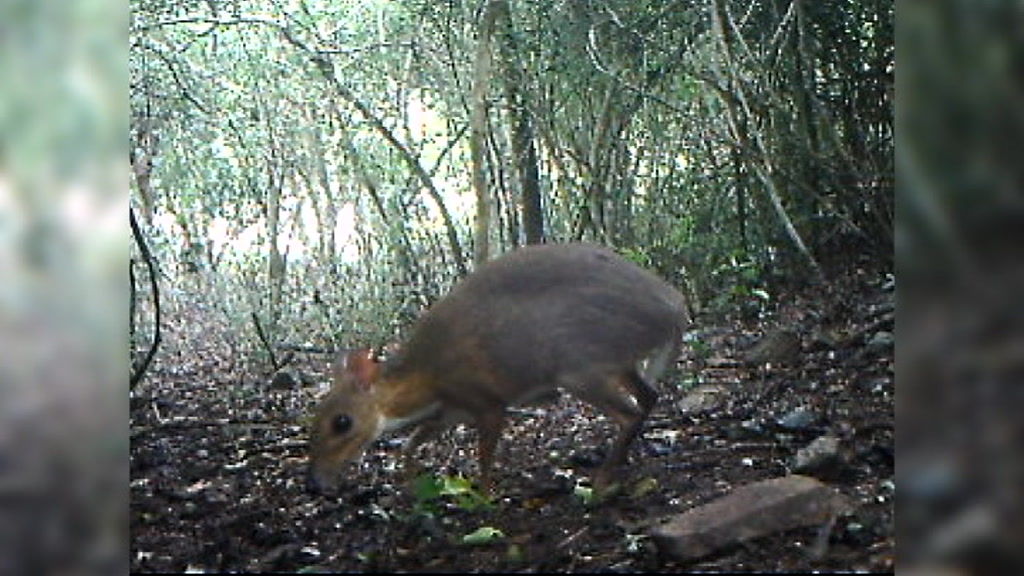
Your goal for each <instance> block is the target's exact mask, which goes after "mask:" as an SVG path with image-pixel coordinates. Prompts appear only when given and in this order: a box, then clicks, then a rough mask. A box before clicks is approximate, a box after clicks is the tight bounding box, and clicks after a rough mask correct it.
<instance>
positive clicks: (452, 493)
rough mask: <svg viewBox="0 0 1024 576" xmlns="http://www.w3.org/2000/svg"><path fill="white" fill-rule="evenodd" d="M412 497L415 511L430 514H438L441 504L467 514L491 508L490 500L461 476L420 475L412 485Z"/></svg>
mask: <svg viewBox="0 0 1024 576" xmlns="http://www.w3.org/2000/svg"><path fill="white" fill-rule="evenodd" d="M413 496H414V497H415V498H416V510H417V511H419V512H426V513H430V514H437V513H439V512H440V510H441V503H443V502H449V503H451V504H452V505H454V506H456V507H457V508H460V509H462V510H466V511H468V512H472V511H474V510H479V509H483V508H490V507H491V506H492V504H491V501H490V499H488V498H487V497H486V496H484V495H483V494H481V493H480V492H479V491H477V490H476V489H475V488H473V484H472V483H471V482H470V481H469V479H467V478H465V477H463V476H434V475H433V474H422V475H420V476H418V477H417V478H416V480H415V481H414V483H413Z"/></svg>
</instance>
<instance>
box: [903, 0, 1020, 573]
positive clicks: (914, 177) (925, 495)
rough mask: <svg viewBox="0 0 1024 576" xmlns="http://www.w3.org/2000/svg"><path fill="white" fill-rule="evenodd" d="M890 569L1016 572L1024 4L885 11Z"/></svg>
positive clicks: (907, 5)
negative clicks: (892, 368)
mask: <svg viewBox="0 0 1024 576" xmlns="http://www.w3.org/2000/svg"><path fill="white" fill-rule="evenodd" d="M896 14H897V15H896V30H897V36H896V38H897V40H896V45H897V74H896V77H897V88H896V98H897V118H896V126H897V130H896V134H897V139H898V142H897V146H896V178H897V218H898V220H897V221H898V225H897V234H896V246H895V249H896V261H897V271H898V292H897V299H898V317H897V354H896V358H897V362H896V364H897V398H896V417H897V454H898V455H897V499H896V515H897V542H898V544H897V561H898V566H899V568H900V570H901V571H904V570H905V571H907V572H919V573H934V572H944V573H964V574H975V573H977V574H985V573H1020V572H1021V569H1022V568H1024V538H1022V535H1024V529H1022V517H1024V515H1022V514H1021V502H1022V496H1024V494H1022V490H1024V473H1022V459H1024V453H1022V452H1021V448H1022V441H1024V417H1022V414H1024V412H1022V411H1021V409H1022V407H1024V403H1022V395H1024V392H1022V390H1024V388H1022V384H1024V260H1022V258H1021V256H1022V254H1021V251H1022V250H1021V249H1022V247H1024V195H1022V189H1021V188H1022V184H1024V162H1022V159H1024V155H1022V150H1024V148H1022V144H1024V143H1022V141H1021V140H1022V136H1024V35H1022V33H1021V31H1022V30H1024V3H1022V2H1020V1H1002V2H1000V1H993V2H973V1H966V0H965V1H951V0H944V1H940V2H935V1H923V0H910V1H903V2H900V3H899V4H898V6H897V11H896Z"/></svg>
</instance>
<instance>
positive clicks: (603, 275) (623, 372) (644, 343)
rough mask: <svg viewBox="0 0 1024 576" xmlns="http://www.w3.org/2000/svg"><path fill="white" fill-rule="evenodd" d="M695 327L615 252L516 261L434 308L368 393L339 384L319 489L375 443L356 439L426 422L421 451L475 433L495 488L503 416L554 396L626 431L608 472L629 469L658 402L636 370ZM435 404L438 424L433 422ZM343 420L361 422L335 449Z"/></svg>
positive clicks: (520, 256)
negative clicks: (448, 429) (589, 408)
mask: <svg viewBox="0 0 1024 576" xmlns="http://www.w3.org/2000/svg"><path fill="white" fill-rule="evenodd" d="M688 323H689V319H688V315H687V311H686V305H685V302H684V299H683V296H682V295H681V294H680V293H679V292H678V291H677V290H675V289H674V288H672V287H671V286H669V285H668V284H667V283H665V282H664V281H663V280H661V279H660V278H658V277H657V276H655V275H653V274H651V273H650V272H647V271H646V270H643V269H642V268H640V267H638V266H636V265H634V264H632V263H630V262H629V261H627V260H625V259H623V258H621V257H620V256H618V255H616V254H615V253H614V252H611V251H610V250H607V249H604V248H600V247H597V246H591V245H584V244H566V245H546V246H533V247H528V248H523V249H520V250H518V251H515V252H512V253H510V254H507V255H505V256H503V257H501V258H498V259H497V260H493V261H491V262H488V263H487V264H485V265H483V266H482V267H480V269H478V270H477V271H476V272H475V273H474V274H472V275H470V276H469V277H468V278H466V279H465V280H464V281H463V282H462V283H460V284H459V285H458V286H456V287H455V288H454V289H453V290H452V291H451V293H450V294H449V295H448V296H447V297H445V298H444V299H442V300H441V301H440V302H438V303H437V304H436V305H435V306H434V307H433V308H431V309H430V311H429V312H428V313H427V314H425V315H424V316H423V317H422V318H421V319H420V321H419V323H418V324H417V325H416V327H415V329H414V330H413V333H412V337H411V338H410V339H409V342H408V344H407V345H405V346H403V347H402V350H401V352H400V353H399V354H398V355H397V357H395V358H394V359H392V360H391V361H389V362H388V363H386V364H384V365H383V366H382V367H381V370H380V371H379V375H377V377H376V380H375V382H373V383H372V385H371V387H370V388H371V389H370V390H369V391H367V392H365V393H363V392H359V391H356V390H354V388H357V387H353V386H352V385H351V383H350V382H346V380H353V379H355V378H354V376H353V377H351V378H350V377H346V375H345V374H342V375H340V377H336V379H335V387H334V389H333V390H332V391H331V393H330V394H329V395H328V397H327V398H326V399H325V400H324V402H323V404H322V405H321V407H320V409H319V411H318V415H317V418H316V423H315V425H314V434H313V437H314V440H313V470H314V474H315V476H316V479H317V481H318V483H326V482H329V479H328V476H330V475H331V474H333V473H335V472H336V469H337V467H338V466H339V465H340V463H341V462H342V461H344V460H347V459H350V458H354V457H355V456H356V455H357V454H358V453H359V452H361V450H362V449H363V447H364V446H365V445H366V443H367V442H368V440H367V438H368V436H367V435H366V434H363V433H361V432H359V431H355V428H357V427H362V428H366V429H369V428H372V429H373V430H372V434H370V436H373V437H375V434H376V432H377V430H376V427H377V422H376V417H377V416H378V415H381V416H383V417H385V418H387V419H403V418H409V417H411V416H413V415H419V416H420V417H421V418H427V417H430V420H428V422H427V426H428V427H429V428H430V430H428V431H426V432H424V433H418V434H416V435H415V437H416V439H415V440H414V441H413V442H414V443H418V442H419V441H422V440H423V439H426V438H427V437H429V436H430V435H432V433H434V432H436V431H437V430H435V429H440V428H442V427H443V426H442V425H440V424H439V422H440V421H439V420H437V418H441V417H449V418H462V419H466V420H470V421H471V422H473V423H474V424H475V425H476V426H477V428H478V430H479V431H480V432H481V434H480V442H481V444H480V447H479V457H480V460H481V462H480V467H481V474H482V483H483V484H485V485H486V484H488V483H489V475H490V467H491V466H490V462H491V460H492V459H493V452H494V445H495V444H496V442H497V438H498V436H499V435H500V430H501V426H502V415H503V413H504V410H505V408H506V407H507V406H509V405H511V404H514V403H517V402H521V401H523V400H527V399H529V398H530V397H533V396H536V395H538V394H542V393H544V392H546V391H550V390H552V389H553V388H555V387H560V388H562V389H564V390H566V391H568V392H570V393H572V394H574V395H576V396H578V397H579V398H581V399H583V400H585V401H588V402H590V403H592V404H594V405H595V406H596V407H598V408H599V409H601V410H602V411H604V412H606V413H607V414H608V415H609V416H612V417H613V418H615V419H616V420H617V421H618V422H620V424H621V426H622V432H621V433H620V436H619V438H618V440H617V441H616V443H615V444H614V447H613V449H612V453H611V454H610V456H609V459H608V462H607V466H606V470H610V468H611V467H612V466H615V465H617V464H620V463H622V461H624V460H625V456H626V451H627V450H628V447H629V444H630V442H631V441H632V440H633V438H634V437H635V436H636V435H637V434H638V433H639V430H640V427H641V426H642V423H643V419H644V418H645V417H646V415H647V413H648V412H649V411H650V409H651V407H652V406H653V405H654V402H655V401H656V399H657V394H656V393H655V392H654V390H653V389H652V388H650V383H649V382H646V381H645V380H644V379H643V378H642V377H641V376H640V374H639V373H638V370H637V363H638V362H640V361H641V360H644V359H647V358H649V357H650V356H652V355H653V354H654V353H655V352H657V351H658V350H659V349H665V348H668V349H670V351H671V352H672V353H673V354H674V353H675V352H678V347H679V344H680V340H681V337H682V332H683V330H684V329H685V327H686V325H687V324H688ZM671 358H672V359H674V358H675V356H674V355H672V356H671ZM363 371H365V368H364V369H363ZM370 372H371V373H374V372H376V371H375V370H370ZM434 404H437V406H438V408H439V410H440V413H439V414H438V413H424V410H425V409H426V408H428V407H430V406H432V405H434ZM346 411H347V412H346ZM338 413H352V414H356V415H358V416H359V422H356V423H354V425H353V430H354V431H353V433H352V434H350V436H351V439H352V441H351V442H344V441H343V440H344V439H330V438H329V437H330V422H331V419H332V418H333V417H335V416H336V415H337V414H338Z"/></svg>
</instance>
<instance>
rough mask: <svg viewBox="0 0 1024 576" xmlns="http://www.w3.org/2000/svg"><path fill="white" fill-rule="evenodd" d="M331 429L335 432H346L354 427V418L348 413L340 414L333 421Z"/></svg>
mask: <svg viewBox="0 0 1024 576" xmlns="http://www.w3.org/2000/svg"><path fill="white" fill-rule="evenodd" d="M331 429H332V430H334V433H335V434H345V433H346V432H348V431H349V430H351V429H352V419H351V418H349V417H348V414H338V415H337V416H335V417H334V420H333V421H332V422H331Z"/></svg>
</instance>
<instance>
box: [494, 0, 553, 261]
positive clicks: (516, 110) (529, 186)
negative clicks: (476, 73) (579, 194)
mask: <svg viewBox="0 0 1024 576" xmlns="http://www.w3.org/2000/svg"><path fill="white" fill-rule="evenodd" d="M504 2H505V9H504V21H505V33H504V34H503V35H502V42H501V48H502V63H503V64H504V68H505V70H504V74H503V78H504V80H505V94H506V98H507V100H508V115H509V123H510V124H511V134H512V138H511V140H512V164H513V166H515V171H516V177H517V179H518V180H519V194H520V199H521V204H520V206H521V210H522V222H523V230H524V232H525V234H526V243H527V244H540V243H541V242H543V241H544V213H543V212H542V211H541V197H540V173H539V169H538V166H537V147H536V145H535V143H534V136H533V123H532V122H531V121H530V115H529V114H528V113H527V110H526V106H525V98H524V96H523V93H522V92H521V91H520V87H521V86H523V85H524V78H523V71H522V68H520V67H519V65H518V61H519V48H518V46H517V45H516V40H515V30H514V29H513V27H512V13H511V10H510V8H509V5H508V0H504Z"/></svg>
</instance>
